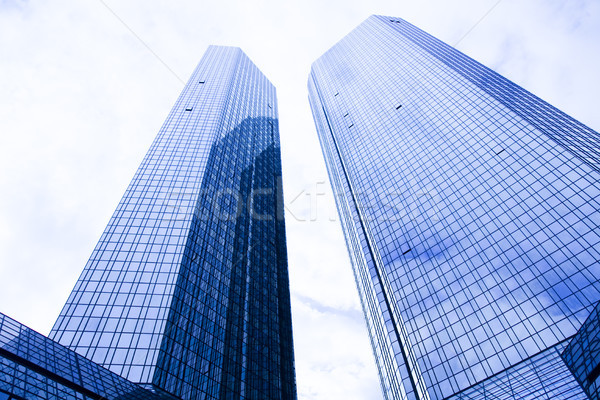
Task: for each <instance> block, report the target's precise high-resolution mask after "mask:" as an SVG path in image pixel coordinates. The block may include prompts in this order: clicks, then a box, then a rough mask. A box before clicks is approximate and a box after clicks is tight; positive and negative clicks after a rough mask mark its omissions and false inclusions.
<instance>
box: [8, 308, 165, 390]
mask: <svg viewBox="0 0 600 400" xmlns="http://www.w3.org/2000/svg"><path fill="white" fill-rule="evenodd" d="M0 399H2V400H5V399H6V400H8V399H11V400H12V399H14V400H20V399H30V400H38V399H39V400H47V399H63V400H76V399H98V400H100V399H106V400H117V399H123V400H160V399H162V400H168V399H174V398H173V397H171V396H168V395H162V394H160V395H159V394H155V393H152V392H150V391H148V390H146V389H143V388H142V387H140V386H138V385H135V384H133V383H131V382H129V381H127V380H126V379H124V378H122V377H121V376H119V375H117V374H115V373H113V372H110V371H108V370H106V369H104V368H102V367H100V366H99V365H97V364H95V363H93V362H91V361H89V360H87V359H86V358H85V357H82V356H80V355H79V354H77V353H75V352H73V351H71V350H69V349H67V348H65V347H63V346H61V345H59V344H58V343H56V342H53V341H52V340H50V339H48V338H46V337H45V336H44V335H41V334H39V333H37V332H35V331H33V330H31V329H29V328H27V327H26V326H24V325H22V324H19V323H18V322H17V321H15V320H13V319H11V318H9V317H7V316H5V315H4V314H0Z"/></svg>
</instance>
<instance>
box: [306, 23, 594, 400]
mask: <svg viewBox="0 0 600 400" xmlns="http://www.w3.org/2000/svg"><path fill="white" fill-rule="evenodd" d="M308 89H309V100H310V103H311V107H312V111H313V116H314V119H315V124H316V127H317V131H318V134H319V138H320V141H321V146H322V149H323V154H324V156H325V159H326V163H327V166H328V171H329V175H330V177H331V182H332V184H333V186H334V190H335V192H336V193H337V196H336V201H337V206H338V211H339V213H340V216H341V220H342V226H343V229H344V232H345V236H346V242H347V245H348V248H349V252H350V256H351V260H352V264H353V268H354V272H355V278H356V281H357V285H358V288H359V293H360V295H361V299H362V304H363V309H364V312H365V317H366V320H367V325H368V328H369V331H370V336H371V341H372V344H373V348H374V353H375V357H376V361H377V363H378V367H379V370H380V376H381V380H382V388H383V391H384V394H385V395H386V397H388V398H398V399H428V398H429V399H444V398H448V397H450V396H452V395H453V394H456V393H459V392H461V391H463V390H465V389H467V388H469V387H472V386H473V385H477V384H479V383H481V382H483V381H485V380H486V379H488V378H490V377H491V376H496V377H497V378H496V379H497V380H496V382H499V380H500V379H512V378H510V377H511V376H512V375H511V373H512V372H511V373H507V374H505V375H502V376H503V378H502V377H499V378H498V376H499V375H497V374H499V373H501V372H502V371H508V370H509V369H511V368H512V367H514V366H516V365H519V366H520V367H519V368H520V369H518V373H519V374H525V370H526V369H527V368H534V366H537V365H538V364H539V363H543V362H546V361H544V360H547V361H548V360H550V358H547V357H538V358H536V360H538V361H536V362H526V363H523V362H524V361H526V360H530V359H531V357H534V356H536V355H537V354H539V353H540V352H543V351H544V350H546V349H549V348H552V347H553V346H556V345H558V344H559V343H562V342H563V341H564V340H565V339H568V338H570V337H571V336H572V335H574V334H575V333H576V332H577V329H578V328H579V327H580V326H581V324H582V323H583V321H584V320H585V318H586V317H587V316H588V315H589V313H590V311H591V310H592V308H593V305H594V304H595V303H596V302H597V301H598V300H600V284H599V283H598V279H597V277H598V276H600V264H599V263H598V260H599V259H600V252H599V250H598V249H600V229H599V227H600V174H599V171H600V169H599V165H600V163H599V160H600V158H599V157H598V155H599V154H600V152H599V149H600V141H599V140H598V138H599V135H598V133H596V132H594V131H593V130H591V129H590V128H588V127H585V126H584V125H582V124H581V123H579V122H577V121H575V120H573V119H572V118H570V117H569V116H567V115H565V114H564V113H562V112H560V111H558V110H556V109H555V108H553V107H552V106H550V105H548V104H547V103H545V102H543V101H542V100H540V99H538V98H536V97H535V96H534V95H532V94H530V93H528V92H527V91H525V90H524V89H522V88H520V87H518V86H517V85H515V84H514V83H512V82H510V81H508V80H507V79H505V78H503V77H501V76H500V75H498V74H496V73H495V72H493V71H491V70H490V69H488V68H486V67H485V66H483V65H481V64H479V63H477V62H476V61H474V60H472V59H470V58H468V57H467V56H465V55H463V54H462V53H460V52H458V51H457V50H455V49H453V48H451V47H450V46H447V45H446V44H444V43H442V42H440V41H439V40H437V39H435V38H433V37H431V36H430V35H427V34H426V33H424V32H422V31H420V30H419V29H417V28H415V27H413V26H412V25H410V24H408V23H406V22H405V21H402V20H398V19H397V18H387V17H381V16H372V17H370V18H369V19H367V20H366V21H365V22H364V23H363V24H361V25H360V26H359V27H357V28H356V29H355V30H354V31H352V32H351V33H350V34H349V35H347V36H346V37H345V38H344V39H342V40H341V41H340V42H339V43H337V44H336V45H335V46H334V47H333V48H331V49H330V50H328V51H327V52H326V53H325V54H324V55H323V56H322V57H321V58H319V59H318V60H317V61H316V62H315V63H314V64H313V67H312V71H311V74H310V77H309V82H308ZM565 150H566V151H565ZM551 359H552V360H553V361H552V362H557V363H560V357H559V358H556V357H554V358H552V357H551ZM548 362H550V361H548ZM515 368H516V367H515ZM515 371H517V370H515ZM530 372H531V371H530ZM515 373H516V372H515ZM561 376H562V375H560V374H557V375H555V378H556V379H562V378H561ZM557 384H559V383H557ZM559 386H560V385H559ZM531 390H534V389H533V388H531ZM574 390H577V388H575V389H574ZM507 393H508V392H505V395H506V396H505V397H506V398H511V397H510V395H509V394H507ZM569 396H570V394H569V395H565V398H570V397H569ZM488 398H498V397H493V396H492V397H488ZM554 398H560V397H554Z"/></svg>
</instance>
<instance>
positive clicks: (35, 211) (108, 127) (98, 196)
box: [0, 0, 600, 400]
mask: <svg viewBox="0 0 600 400" xmlns="http://www.w3.org/2000/svg"><path fill="white" fill-rule="evenodd" d="M371 14H382V15H390V16H396V17H401V18H404V19H406V20H407V21H409V22H411V23H413V24H415V25H417V26H418V27H420V28H422V29H424V30H426V31H428V32H429V33H431V34H433V35H435V36H437V37H438V38H440V39H442V40H443V41H445V42H446V43H449V44H452V45H454V44H456V43H458V46H457V47H458V48H459V49H460V50H461V51H464V52H465V53H466V54H467V55H469V56H471V57H473V58H475V59H477V60H478V61H481V62H483V63H484V64H485V65H487V66H489V67H491V68H493V69H494V70H496V71H498V72H499V73H501V74H503V75H505V76H507V77H508V78H509V79H512V80H513V81H515V82H516V83H518V84H520V85H522V86H524V87H525V88H526V89H528V90H530V91H532V92H533V93H534V94H536V95H538V96H540V97H541V98H543V99H545V100H547V101H549V102H550V103H551V104H553V105H555V106H557V107H558V108H560V109H562V110H563V111H565V112H567V113H568V114H570V115H572V116H573V117H575V118H577V119H579V120H580V121H582V122H583V123H585V124H587V125H589V126H591V127H592V128H594V129H596V130H599V129H600V112H599V111H600V110H599V107H598V102H597V98H598V93H600V77H599V73H598V70H599V67H598V65H599V62H600V2H599V1H597V0H589V1H583V0H564V1H558V0H526V1H525V0H501V1H500V2H498V0H478V1H448V0H445V1H444V0H440V1H434V0H423V1H419V0H413V1H401V0H396V1H383V0H370V1H365V2H361V3H359V2H352V1H348V0H335V1H327V0H289V1H287V0H278V1H275V0H263V1H254V0H239V1H211V2H207V1H197V0H196V1H183V0H182V1H177V2H175V1H167V0H162V1H149V0H144V1H142V0H131V1H115V0H105V1H102V0H78V1H75V0H71V1H68V0H53V1H44V0H30V1H18V0H13V1H11V0H0V311H1V312H3V313H5V314H7V315H9V316H11V317H13V318H15V319H17V320H18V321H20V322H22V323H25V324H26V325H28V326H30V327H32V328H34V329H36V330H38V331H40V332H42V333H44V334H47V333H48V332H49V330H50V327H51V326H52V323H53V322H54V320H55V319H56V317H57V315H58V313H59V311H60V309H61V307H62V305H63V303H64V302H65V300H66V299H67V296H68V295H69V293H70V290H71V288H72V287H73V285H74V283H75V281H76V279H77V277H78V276H79V273H80V272H81V270H82V269H83V266H84V264H85V262H86V260H87V258H88V257H89V255H90V254H91V251H92V249H93V247H94V245H95V243H96V241H97V240H98V238H99V237H100V234H101V232H102V231H103V229H104V226H105V225H106V223H107V222H108V219H109V217H110V215H111V214H112V212H113V210H114V208H115V207H116V205H117V203H118V201H119V199H120V197H121V195H122V194H123V192H124V191H125V188H126V186H127V184H128V182H129V180H130V179H131V177H132V176H133V174H134V172H135V170H136V168H137V166H138V164H139V163H140V161H141V160H142V158H143V156H144V154H145V152H146V151H147V149H148V147H149V146H150V143H151V142H152V140H153V138H154V136H155V134H156V133H157V132H158V130H159V128H160V126H161V124H162V122H163V120H164V118H165V117H166V116H167V114H168V112H169V110H170V108H171V106H172V105H173V103H174V102H175V99H176V98H177V96H178V94H179V92H180V91H181V89H182V88H183V82H185V81H186V80H187V78H188V77H189V75H190V74H191V72H192V70H193V69H194V67H195V66H196V64H197V63H198V61H199V60H200V57H201V56H202V54H203V53H204V51H205V50H206V47H207V46H208V45H209V44H219V45H231V46H239V47H241V48H242V49H243V50H244V51H245V52H246V54H248V56H249V57H250V58H251V59H252V60H253V61H254V63H255V64H256V65H257V66H258V67H259V68H260V69H261V70H262V71H263V72H264V73H265V75H266V76H267V77H268V78H269V79H270V80H271V81H272V82H273V84H274V85H275V86H276V88H277V92H278V98H279V111H280V115H279V116H280V132H281V143H282V149H281V150H282V157H283V175H284V176H283V179H284V191H285V197H286V200H287V202H288V205H287V207H288V212H287V214H286V224H287V238H288V251H289V254H288V257H289V271H290V283H291V293H292V314H293V325H294V326H293V328H294V342H295V356H296V373H297V376H296V379H297V385H298V393H299V397H300V398H301V399H328V400H330V399H372V398H373V399H376V398H380V397H381V393H380V389H379V383H378V379H377V372H376V369H375V364H374V360H373V356H372V353H371V349H370V344H369V339H368V337H367V333H366V328H365V325H364V321H363V318H362V312H361V310H360V304H359V301H358V297H357V293H356V287H355V285H354V278H353V275H352V271H351V267H350V264H349V260H348V256H347V253H346V249H345V245H344V240H343V237H342V232H341V228H340V226H339V223H338V222H337V215H336V211H335V206H334V204H333V196H332V194H331V188H330V187H329V182H328V180H327V173H326V170H325V165H324V162H323V158H322V155H321V151H320V147H319V143H318V138H317V135H316V131H315V128H314V124H313V122H312V117H311V114H310V109H309V107H308V101H307V90H306V81H307V77H308V72H309V70H310V64H311V63H312V62H313V61H314V60H315V59H316V58H317V57H319V56H320V55H321V54H322V53H323V52H325V51H326V50H327V49H328V48H329V47H331V46H332V45H333V44H334V43H335V42H337V41H338V40H339V39H341V38H342V37H343V36H344V35H345V34H346V33H348V32H349V31H350V30H351V29H353V28H354V27H355V26H356V25H358V24H359V23H360V22H362V21H363V20H364V19H365V18H367V17H368V16H369V15H371ZM465 35H466V36H465ZM142 42H143V43H142ZM144 43H145V45H144ZM317 192H318V193H324V195H322V196H315V194H316V193H317Z"/></svg>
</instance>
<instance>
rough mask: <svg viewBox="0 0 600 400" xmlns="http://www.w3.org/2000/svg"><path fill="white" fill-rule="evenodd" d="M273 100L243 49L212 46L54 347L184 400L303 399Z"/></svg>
mask: <svg viewBox="0 0 600 400" xmlns="http://www.w3.org/2000/svg"><path fill="white" fill-rule="evenodd" d="M276 104H277V101H276V94H275V88H274V87H273V85H272V84H271V83H270V82H269V81H268V80H267V78H266V77H265V76H264V75H263V74H262V73H261V72H260V71H259V70H258V68H256V66H255V65H254V64H253V63H252V62H251V61H250V59H249V58H248V57H247V56H246V55H245V54H244V53H243V52H242V51H241V50H240V49H238V48H230V47H217V46H211V47H209V49H208V51H207V52H206V54H205V55H204V57H203V58H202V60H201V61H200V63H199V64H198V66H197V68H196V70H195V71H194V73H193V74H192V77H191V78H190V80H189V81H188V83H187V84H186V86H185V88H184V90H183V91H182V93H181V95H180V97H179V99H178V100H177V102H176V103H175V105H174V107H173V109H172V111H171V113H170V114H169V116H168V117H167V119H166V121H165V123H164V125H163V127H162V128H161V130H160V131H159V133H158V135H157V137H156V139H155V140H154V142H153V144H152V146H151V148H150V150H149V151H148V153H147V154H146V156H145V158H144V160H143V162H142V164H141V166H140V167H139V169H138V171H137V172H136V174H135V176H134V178H133V180H132V182H131V184H130V185H129V187H128V188H127V190H126V192H125V195H124V196H123V198H122V200H121V201H120V203H119V205H118V206H117V209H116V211H115V213H114V214H113V216H112V218H111V220H110V222H109V224H108V226H107V228H106V230H105V231H104V233H103V234H102V237H101V239H100V241H99V242H98V245H97V246H96V248H95V249H94V251H93V253H92V256H91V257H90V260H89V261H88V263H87V265H86V267H85V269H84V271H83V273H82V275H81V277H80V278H79V280H78V282H77V284H76V285H75V288H74V289H73V292H72V294H71V296H70V297H69V299H68V301H67V304H66V305H65V306H64V308H63V310H62V312H61V314H60V316H59V318H58V320H57V321H56V323H55V325H54V327H53V329H52V332H51V337H52V338H53V339H55V340H57V341H58V342H60V343H61V344H64V345H66V346H68V347H69V348H71V349H73V350H75V351H77V352H78V353H79V354H81V355H83V356H85V357H88V358H89V359H90V360H92V361H94V362H97V363H99V364H101V365H103V366H105V367H106V368H108V369H110V370H111V371H113V372H115V373H117V374H120V375H121V376H123V377H126V378H127V379H129V380H131V381H133V382H137V383H143V384H147V385H153V386H155V387H158V388H160V389H162V390H165V391H167V392H169V393H172V394H174V395H177V396H179V397H181V398H183V399H188V398H200V397H202V398H218V397H219V398H220V397H224V396H234V397H237V398H267V397H272V398H278V397H279V398H295V396H296V394H295V381H294V367H293V347H292V337H291V335H292V332H291V313H290V300H289V284H288V275H287V255H286V248H285V226H284V221H283V215H282V213H281V212H279V213H278V212H277V210H278V207H277V205H278V204H279V203H281V202H282V189H281V184H280V179H281V178H280V177H281V161H280V150H279V131H278V120H277V110H276ZM279 208H281V207H279Z"/></svg>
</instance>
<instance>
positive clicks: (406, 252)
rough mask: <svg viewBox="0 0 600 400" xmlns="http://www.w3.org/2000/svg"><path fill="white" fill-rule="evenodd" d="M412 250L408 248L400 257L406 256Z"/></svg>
mask: <svg viewBox="0 0 600 400" xmlns="http://www.w3.org/2000/svg"><path fill="white" fill-rule="evenodd" d="M411 250H412V249H411V248H410V247H409V248H408V250H406V251H405V252H404V253H402V255H406V254H408V252H410V251H411Z"/></svg>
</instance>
